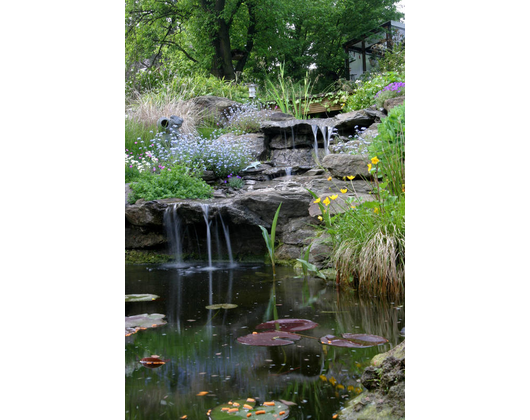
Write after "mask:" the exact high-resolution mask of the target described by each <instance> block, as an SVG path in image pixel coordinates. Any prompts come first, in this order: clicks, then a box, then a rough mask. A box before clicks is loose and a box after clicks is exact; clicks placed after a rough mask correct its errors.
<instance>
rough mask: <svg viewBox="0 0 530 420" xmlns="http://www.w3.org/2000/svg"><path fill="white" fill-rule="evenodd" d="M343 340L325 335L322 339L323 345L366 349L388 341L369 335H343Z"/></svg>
mask: <svg viewBox="0 0 530 420" xmlns="http://www.w3.org/2000/svg"><path fill="white" fill-rule="evenodd" d="M342 337H343V338H339V337H335V336H334V335H325V336H324V337H321V338H320V342H321V343H322V344H327V345H329V346H336V347H351V348H366V347H373V346H377V345H379V344H384V343H387V342H388V340H387V339H386V338H383V337H379V336H377V335H369V334H349V333H345V334H342Z"/></svg>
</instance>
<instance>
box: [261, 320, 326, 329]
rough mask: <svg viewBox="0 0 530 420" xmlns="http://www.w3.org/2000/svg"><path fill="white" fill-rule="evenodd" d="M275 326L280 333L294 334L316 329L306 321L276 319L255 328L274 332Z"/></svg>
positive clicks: (314, 325)
mask: <svg viewBox="0 0 530 420" xmlns="http://www.w3.org/2000/svg"><path fill="white" fill-rule="evenodd" d="M277 326H278V327H279V328H280V331H286V332H294V331H305V330H310V329H312V328H315V327H317V326H318V324H317V323H316V322H313V321H310V320H308V319H278V320H273V321H267V322H264V323H263V324H259V325H258V326H256V329H257V330H275V329H276V327H277Z"/></svg>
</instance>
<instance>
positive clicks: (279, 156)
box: [271, 148, 323, 167]
mask: <svg viewBox="0 0 530 420" xmlns="http://www.w3.org/2000/svg"><path fill="white" fill-rule="evenodd" d="M322 155H323V151H322ZM271 160H272V161H273V162H274V163H275V165H277V166H291V167H292V166H299V165H302V166H305V165H315V159H314V158H313V149H308V148H304V149H280V150H272V152H271Z"/></svg>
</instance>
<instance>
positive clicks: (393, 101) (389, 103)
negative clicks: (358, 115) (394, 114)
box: [383, 95, 405, 112]
mask: <svg viewBox="0 0 530 420" xmlns="http://www.w3.org/2000/svg"><path fill="white" fill-rule="evenodd" d="M404 103H405V95H403V96H396V97H395V98H390V99H387V100H386V101H385V103H384V104H383V107H384V108H385V110H386V112H390V110H391V109H392V108H394V107H395V106H398V105H403V104H404Z"/></svg>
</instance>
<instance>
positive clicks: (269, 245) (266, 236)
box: [259, 203, 282, 276]
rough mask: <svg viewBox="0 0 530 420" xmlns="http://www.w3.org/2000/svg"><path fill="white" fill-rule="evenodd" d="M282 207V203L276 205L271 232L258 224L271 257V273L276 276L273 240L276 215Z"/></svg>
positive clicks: (274, 237)
mask: <svg viewBox="0 0 530 420" xmlns="http://www.w3.org/2000/svg"><path fill="white" fill-rule="evenodd" d="M281 207H282V203H280V205H279V206H278V209H277V210H276V214H275V215H274V220H273V221H272V225H271V233H270V235H269V233H268V232H267V229H265V228H264V227H263V226H261V225H259V227H260V229H261V233H262V234H263V239H265V244H266V245H267V249H268V251H269V257H270V259H271V264H272V273H273V275H274V276H276V269H275V265H276V264H275V259H274V252H275V244H274V242H275V240H276V224H277V223H278V216H279V214H280V208H281Z"/></svg>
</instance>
